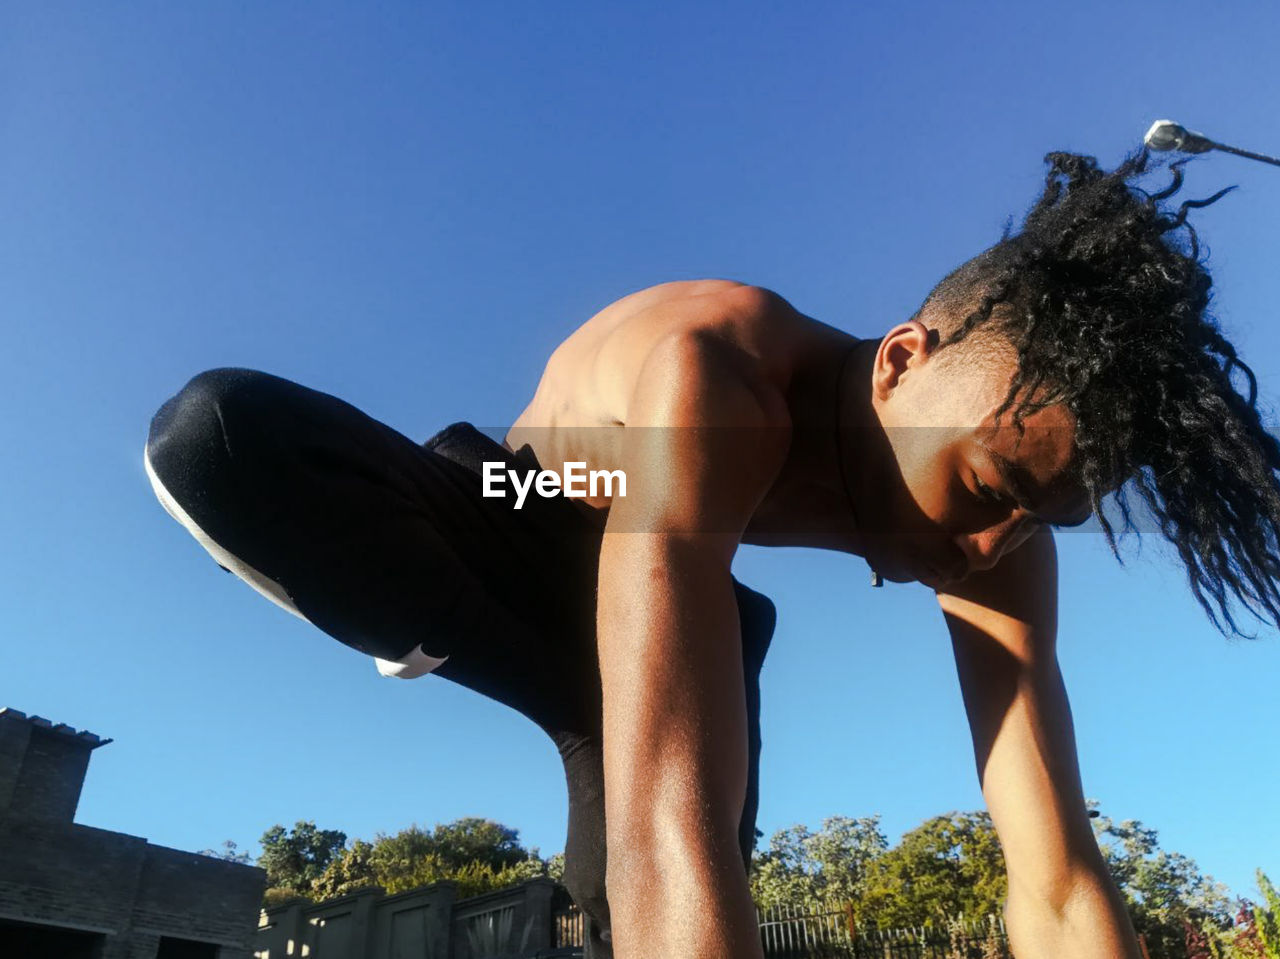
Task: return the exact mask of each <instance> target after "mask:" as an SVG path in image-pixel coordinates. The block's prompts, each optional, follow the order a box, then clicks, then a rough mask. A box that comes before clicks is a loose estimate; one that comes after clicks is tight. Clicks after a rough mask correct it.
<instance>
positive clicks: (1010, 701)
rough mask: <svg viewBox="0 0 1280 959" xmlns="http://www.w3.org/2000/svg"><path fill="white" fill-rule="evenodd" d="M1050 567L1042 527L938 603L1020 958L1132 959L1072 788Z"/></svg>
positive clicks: (1071, 747)
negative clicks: (996, 839)
mask: <svg viewBox="0 0 1280 959" xmlns="http://www.w3.org/2000/svg"><path fill="white" fill-rule="evenodd" d="M1057 602H1058V566H1057V553H1056V550H1055V549H1054V544H1053V535H1052V531H1051V530H1050V529H1049V527H1047V526H1046V527H1042V528H1041V529H1039V530H1038V531H1037V532H1036V533H1035V534H1034V535H1032V536H1031V537H1030V539H1028V540H1027V542H1025V543H1024V544H1022V546H1020V547H1019V548H1018V549H1016V550H1014V551H1013V552H1012V553H1010V554H1009V555H1007V556H1006V557H1005V558H1004V559H1003V560H1002V561H1001V562H1000V563H999V564H997V565H996V566H995V567H994V568H993V569H991V570H987V571H985V572H981V573H976V574H974V575H972V576H970V577H969V578H968V579H966V580H965V581H964V582H962V583H961V584H960V585H959V586H958V587H956V588H954V589H952V590H950V591H948V592H946V593H943V592H940V593H939V594H938V604H939V605H940V606H941V607H942V611H943V614H944V615H945V617H946V621H947V626H948V628H949V629H950V631H951V637H952V644H953V647H954V651H955V658H956V668H957V670H958V672H959V676H960V685H961V689H962V691H963V694H964V703H965V710H966V711H967V713H968V715H969V725H970V729H971V730H972V732H973V744H974V753H975V756H976V759H977V763H978V777H979V779H980V780H981V783H982V792H983V795H984V796H985V797H986V801H987V808H988V809H989V810H990V812H991V818H992V820H993V822H994V823H995V827H996V831H997V833H998V834H999V836H1000V843H1001V846H1002V847H1003V848H1004V856H1005V865H1006V868H1007V870H1008V874H1009V900H1008V903H1007V904H1006V907H1005V916H1006V921H1007V924H1008V929H1009V940H1010V946H1011V947H1012V948H1013V951H1014V954H1015V955H1017V956H1018V957H1019V959H1039V957H1044V959H1049V957H1053V959H1095V957H1096V959H1104V957H1105V959H1117V957H1124V959H1140V957H1141V953H1140V952H1139V948H1138V942H1137V938H1136V936H1135V935H1134V932H1133V927H1132V925H1131V924H1130V921H1129V917H1128V914H1127V913H1126V911H1125V908H1124V904H1123V901H1122V899H1121V897H1120V893H1119V891H1118V890H1117V889H1116V887H1115V885H1114V883H1113V882H1112V881H1111V878H1110V876H1108V874H1107V870H1106V866H1105V864H1104V862H1103V859H1102V855H1101V853H1100V852H1099V850H1098V844H1097V841H1096V840H1095V839H1094V836H1093V830H1092V828H1091V827H1090V824H1089V817H1088V812H1087V810H1086V809H1085V805H1084V796H1083V790H1082V788H1081V785H1080V769H1079V763H1078V760H1077V758H1076V745H1075V736H1074V733H1073V731H1072V726H1071V710H1070V707H1069V705H1068V703H1067V694H1066V689H1065V688H1064V686H1063V682H1062V674H1061V672H1060V670H1059V668H1058V660H1057V653H1056V651H1055V646H1056V636H1057V616H1058V610H1057Z"/></svg>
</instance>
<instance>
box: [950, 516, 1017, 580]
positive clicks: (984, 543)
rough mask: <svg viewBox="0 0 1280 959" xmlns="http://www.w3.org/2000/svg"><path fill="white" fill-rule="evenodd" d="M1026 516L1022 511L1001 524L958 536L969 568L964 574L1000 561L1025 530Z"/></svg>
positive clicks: (986, 567) (958, 544) (957, 541)
mask: <svg viewBox="0 0 1280 959" xmlns="http://www.w3.org/2000/svg"><path fill="white" fill-rule="evenodd" d="M1025 520H1026V517H1025V516H1023V515H1022V511H1021V510H1019V511H1018V513H1016V514H1014V515H1013V516H1011V517H1009V520H1008V521H1007V522H1004V523H1001V524H1000V525H999V526H991V527H988V528H987V529H983V530H979V531H978V532H976V533H968V534H964V535H961V536H957V537H956V545H957V546H959V547H960V551H961V552H962V553H964V557H965V561H966V566H967V569H965V570H962V571H961V572H962V575H965V576H967V575H968V574H969V573H976V572H980V571H982V570H988V569H991V568H992V567H993V566H995V565H996V563H998V562H1000V557H1002V556H1004V554H1005V553H1007V552H1008V551H1009V549H1010V546H1011V545H1012V544H1014V543H1016V542H1019V538H1018V534H1019V532H1021V531H1023V529H1024V527H1025V525H1026V523H1025Z"/></svg>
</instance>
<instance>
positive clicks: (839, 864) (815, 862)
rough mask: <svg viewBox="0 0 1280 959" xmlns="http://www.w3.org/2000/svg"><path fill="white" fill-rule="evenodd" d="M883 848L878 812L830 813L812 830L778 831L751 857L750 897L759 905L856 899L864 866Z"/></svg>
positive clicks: (809, 903) (812, 903)
mask: <svg viewBox="0 0 1280 959" xmlns="http://www.w3.org/2000/svg"><path fill="white" fill-rule="evenodd" d="M887 848H888V842H887V841H886V839H885V836H884V833H883V832H882V831H881V830H880V817H879V816H868V817H866V818H863V819H850V818H848V817H846V816H832V817H830V818H829V819H824V820H823V822H822V828H821V829H819V830H818V831H817V832H811V831H810V830H809V829H808V827H806V826H800V825H797V826H792V827H790V828H789V829H781V830H779V831H778V832H776V833H774V834H773V837H772V838H771V839H770V840H769V848H768V849H767V850H766V851H764V852H759V851H757V853H756V854H755V856H754V857H753V858H752V863H751V892H752V895H753V896H754V898H755V901H756V904H757V905H759V906H761V907H764V908H767V907H770V906H777V905H806V906H816V905H819V904H821V903H825V902H831V901H839V902H849V901H857V900H859V899H861V898H862V895H863V891H864V890H863V883H864V880H865V876H866V870H867V867H868V865H869V864H870V863H871V862H873V861H874V860H875V859H876V858H877V857H879V856H880V855H881V854H883V853H884V851H885V850H886V849H887Z"/></svg>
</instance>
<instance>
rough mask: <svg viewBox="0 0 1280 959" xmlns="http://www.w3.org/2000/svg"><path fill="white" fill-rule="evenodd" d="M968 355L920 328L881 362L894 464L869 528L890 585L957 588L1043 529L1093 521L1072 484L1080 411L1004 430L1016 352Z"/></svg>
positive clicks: (1044, 414) (899, 337)
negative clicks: (998, 414)
mask: <svg viewBox="0 0 1280 959" xmlns="http://www.w3.org/2000/svg"><path fill="white" fill-rule="evenodd" d="M934 341H935V342H936V334H935V335H934ZM964 347H965V344H964V343H961V344H958V345H956V346H954V347H948V348H947V349H946V350H942V351H936V350H935V349H934V348H932V347H931V345H930V339H929V333H928V331H927V330H926V329H925V328H924V327H923V326H921V324H919V323H917V322H912V323H906V324H902V325H901V326H899V327H896V328H895V329H894V330H893V331H890V333H889V335H888V336H887V337H886V338H885V340H884V341H882V343H881V344H880V349H879V352H878V353H877V356H876V363H875V368H874V371H873V400H872V405H873V408H874V410H875V413H876V415H877V417H878V419H879V424H880V427H881V429H882V430H883V435H884V446H883V449H884V451H885V453H886V454H887V455H885V456H884V457H883V458H882V461H881V464H880V469H878V470H876V471H875V486H876V489H875V490H873V491H872V495H873V497H874V498H875V499H874V502H875V504H876V505H875V507H873V508H874V509H875V510H876V514H875V516H874V517H869V518H870V519H871V522H870V523H864V524H863V525H864V527H867V528H868V532H869V533H870V536H869V542H868V543H867V559H868V561H869V562H870V563H871V565H872V567H873V568H874V569H876V570H878V571H879V572H880V573H881V575H882V576H884V577H885V578H887V579H892V580H895V581H897V582H910V581H913V580H918V581H920V582H922V583H925V584H926V585H928V586H932V587H934V588H940V587H946V586H948V585H953V584H954V583H956V582H958V581H959V580H961V579H964V578H965V577H966V576H968V575H969V574H970V573H972V572H976V571H978V570H985V569H990V568H991V567H992V566H994V565H995V564H996V563H997V562H999V561H1000V559H1001V557H1003V556H1005V555H1007V554H1008V553H1010V552H1011V551H1013V550H1014V549H1016V548H1017V547H1018V546H1019V545H1021V544H1022V543H1023V542H1024V541H1026V539H1027V538H1028V537H1029V536H1031V534H1032V533H1034V532H1035V530H1036V529H1037V528H1038V527H1039V526H1040V525H1042V524H1044V523H1052V524H1055V525H1078V524H1079V523H1082V522H1084V521H1085V520H1087V519H1088V518H1089V515H1090V509H1089V501H1088V497H1087V496H1086V494H1085V492H1084V490H1083V488H1082V487H1080V486H1079V485H1078V483H1076V482H1075V481H1074V480H1072V479H1071V477H1070V472H1069V470H1070V466H1071V457H1072V451H1073V446H1074V437H1075V423H1074V420H1073V418H1072V416H1071V414H1070V413H1069V411H1067V410H1066V409H1065V408H1064V407H1062V406H1060V405H1055V406H1049V407H1046V408H1045V409H1043V410H1039V411H1037V412H1036V413H1034V414H1032V415H1030V416H1027V417H1026V418H1025V419H1024V420H1023V424H1024V427H1025V430H1024V432H1023V433H1022V434H1019V432H1018V430H1017V429H1016V428H1015V427H1014V426H1013V425H1012V414H1011V411H1006V412H1005V413H1004V414H1003V416H1002V418H1001V420H1000V425H999V426H998V427H997V425H996V421H995V416H994V414H995V411H996V409H997V407H999V406H1000V404H1001V403H1002V402H1003V400H1004V397H1005V393H1006V392H1007V390H1008V387H1009V382H1010V378H1011V377H1012V376H1013V373H1014V370H1015V359H1014V356H1013V354H1012V351H1008V352H1007V353H1005V352H996V351H991V350H982V349H978V350H973V351H965V349H964ZM948 354H951V355H948Z"/></svg>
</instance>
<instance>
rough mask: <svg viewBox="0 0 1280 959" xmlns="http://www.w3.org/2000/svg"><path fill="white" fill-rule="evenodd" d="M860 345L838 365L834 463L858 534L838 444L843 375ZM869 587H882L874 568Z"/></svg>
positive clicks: (840, 448) (851, 495) (854, 509)
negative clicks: (838, 471)
mask: <svg viewBox="0 0 1280 959" xmlns="http://www.w3.org/2000/svg"><path fill="white" fill-rule="evenodd" d="M860 345H862V341H861V340H859V341H858V342H857V343H854V344H853V346H851V347H850V348H849V351H848V352H847V353H845V355H844V359H843V360H842V361H841V363H840V376H839V377H838V378H837V380H836V463H837V464H838V465H839V467H840V485H841V487H843V488H844V496H845V499H846V500H847V501H848V503H849V515H850V516H852V517H853V525H854V526H855V527H857V530H858V532H859V533H861V532H862V524H861V523H860V522H858V509H857V507H856V506H854V505H853V494H852V493H850V492H849V480H848V479H847V478H846V477H845V474H844V450H843V448H842V446H841V443H840V413H841V411H842V410H843V408H844V404H843V403H842V402H841V401H842V400H843V399H844V375H845V373H847V372H848V370H849V360H851V359H852V358H853V351H854V350H856V349H857V348H858V347H859V346H860ZM867 566H868V567H870V566H871V564H870V563H869V562H868V563H867ZM871 585H872V586H883V585H884V580H882V579H881V578H880V574H879V573H877V572H876V571H875V569H874V568H872V569H871Z"/></svg>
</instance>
